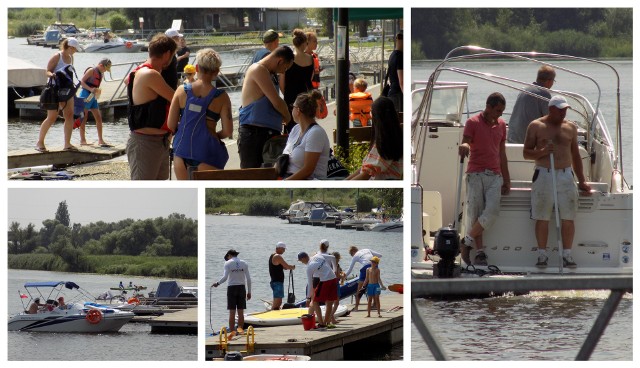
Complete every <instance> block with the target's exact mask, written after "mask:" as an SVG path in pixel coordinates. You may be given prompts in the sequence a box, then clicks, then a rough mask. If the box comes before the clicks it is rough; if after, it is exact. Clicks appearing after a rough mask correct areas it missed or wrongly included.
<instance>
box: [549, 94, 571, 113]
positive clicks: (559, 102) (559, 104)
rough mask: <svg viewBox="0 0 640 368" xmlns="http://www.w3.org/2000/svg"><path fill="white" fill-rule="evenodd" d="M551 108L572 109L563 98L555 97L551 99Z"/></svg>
mask: <svg viewBox="0 0 640 368" xmlns="http://www.w3.org/2000/svg"><path fill="white" fill-rule="evenodd" d="M551 106H553V107H555V108H558V109H560V110H562V109H566V108H567V107H571V106H569V104H568V103H567V100H566V99H565V98H564V97H562V96H553V97H551V99H550V100H549V107H551Z"/></svg>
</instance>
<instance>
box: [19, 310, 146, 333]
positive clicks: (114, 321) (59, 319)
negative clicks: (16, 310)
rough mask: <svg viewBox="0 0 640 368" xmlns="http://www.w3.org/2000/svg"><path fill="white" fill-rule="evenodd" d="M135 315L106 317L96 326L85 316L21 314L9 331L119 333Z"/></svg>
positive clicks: (119, 314)
mask: <svg viewBox="0 0 640 368" xmlns="http://www.w3.org/2000/svg"><path fill="white" fill-rule="evenodd" d="M133 316H134V314H133V313H118V314H117V315H105V316H104V317H103V318H102V320H101V321H100V322H98V323H96V324H91V323H89V321H87V319H86V318H85V316H84V315H79V314H69V315H49V316H44V315H42V314H19V315H17V316H14V317H12V318H11V319H10V320H9V331H33V332H79V333H99V332H117V331H119V330H120V329H121V328H122V326H124V325H125V324H126V323H127V322H129V321H130V320H131V318H133Z"/></svg>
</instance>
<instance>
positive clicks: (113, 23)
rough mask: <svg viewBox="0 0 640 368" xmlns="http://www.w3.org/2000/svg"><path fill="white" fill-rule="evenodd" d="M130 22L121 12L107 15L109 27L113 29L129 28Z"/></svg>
mask: <svg viewBox="0 0 640 368" xmlns="http://www.w3.org/2000/svg"><path fill="white" fill-rule="evenodd" d="M131 24H132V23H131V21H129V20H128V19H127V17H125V16H124V15H121V14H113V15H112V16H111V17H109V27H111V29H112V30H114V31H116V30H123V29H128V28H131Z"/></svg>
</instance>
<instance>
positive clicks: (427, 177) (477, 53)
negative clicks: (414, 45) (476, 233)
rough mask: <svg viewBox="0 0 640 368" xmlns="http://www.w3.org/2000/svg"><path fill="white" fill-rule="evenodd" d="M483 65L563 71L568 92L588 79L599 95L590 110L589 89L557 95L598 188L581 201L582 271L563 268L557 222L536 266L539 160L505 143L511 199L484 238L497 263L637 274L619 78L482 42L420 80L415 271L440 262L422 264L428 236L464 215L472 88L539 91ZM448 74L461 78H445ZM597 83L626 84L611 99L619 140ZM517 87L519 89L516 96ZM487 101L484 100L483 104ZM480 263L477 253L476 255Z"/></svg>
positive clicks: (507, 268) (512, 268)
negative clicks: (534, 191)
mask: <svg viewBox="0 0 640 368" xmlns="http://www.w3.org/2000/svg"><path fill="white" fill-rule="evenodd" d="M477 60H488V61H491V62H495V63H498V62H504V63H505V64H509V65H513V63H523V67H529V68H530V69H531V70H537V69H538V68H539V67H540V66H542V65H549V66H551V67H553V68H554V69H555V70H556V71H557V72H558V73H559V74H560V73H561V75H562V80H563V83H562V85H563V86H572V85H575V83H577V82H576V81H577V80H578V79H581V81H580V83H583V85H584V84H585V83H588V85H589V86H593V90H594V91H595V92H594V94H595V95H596V98H597V99H594V100H593V101H595V104H592V102H591V101H589V99H587V97H585V96H584V95H583V94H582V93H584V91H580V92H578V91H565V90H550V92H551V94H552V95H562V96H564V97H565V98H566V99H567V101H568V102H569V104H570V106H571V108H570V109H569V111H567V117H566V118H567V119H568V120H571V121H573V122H575V123H576V124H577V126H578V135H579V137H578V143H579V151H580V156H581V157H582V158H583V159H582V162H583V166H584V173H585V176H586V177H587V182H588V183H589V185H590V186H591V188H592V193H591V195H590V196H580V197H579V204H578V214H577V218H576V220H575V239H574V244H573V251H572V256H573V259H574V260H575V262H576V263H577V265H578V267H577V268H575V269H567V268H564V269H563V267H562V266H561V264H560V262H559V258H560V256H559V253H558V246H557V244H556V242H555V239H556V229H555V226H552V225H550V226H549V228H550V230H551V231H550V234H549V246H548V251H550V254H549V266H548V267H547V268H537V267H535V263H536V259H537V244H536V238H535V235H534V223H535V221H533V220H531V219H530V202H531V178H532V173H533V171H534V170H533V167H534V163H533V161H529V160H525V159H524V158H523V153H522V152H523V145H522V144H512V143H507V145H506V151H507V158H508V164H509V172H510V175H511V188H512V189H511V192H510V193H509V194H508V195H503V196H502V198H501V201H500V215H499V217H498V219H497V220H496V222H495V223H494V225H493V226H492V227H491V228H489V229H488V230H486V231H485V232H484V234H483V240H484V243H485V251H486V253H487V256H488V260H489V264H490V265H494V266H496V267H497V269H499V270H500V271H502V272H509V273H511V272H513V273H536V274H540V273H547V274H554V273H555V274H557V273H558V272H559V271H561V270H562V272H564V273H575V274H631V273H632V270H633V258H632V254H633V246H632V244H633V228H632V217H633V192H632V190H631V188H630V186H629V185H628V184H627V183H626V181H625V178H624V171H623V168H622V147H621V142H620V141H621V134H622V133H621V121H620V112H619V111H620V89H619V86H620V80H619V76H618V73H617V71H616V70H615V68H614V67H613V66H611V65H609V64H607V63H605V62H602V61H598V60H591V59H585V58H579V57H573V56H568V55H557V54H548V53H537V52H530V53H529V52H500V51H495V50H489V49H484V48H480V47H475V46H464V47H459V48H456V49H454V50H452V51H451V52H449V54H448V55H447V57H446V58H445V59H444V60H443V61H442V62H441V63H440V64H439V65H438V66H437V67H436V68H435V70H434V71H433V73H432V74H431V75H430V77H429V80H428V81H426V82H422V84H424V86H422V87H421V88H417V89H415V90H414V91H413V92H412V101H413V104H414V105H413V114H412V124H411V125H412V132H411V134H412V169H413V170H412V173H413V177H412V188H411V190H412V192H411V214H412V220H413V221H412V229H411V245H412V256H413V257H412V269H431V268H432V266H433V262H432V261H424V260H423V259H424V253H422V251H423V235H422V230H423V229H424V230H425V231H426V233H427V234H432V236H433V234H435V232H436V231H437V230H438V229H440V228H441V227H443V226H446V225H447V224H450V223H452V222H451V221H452V220H454V221H453V223H456V222H460V221H458V219H460V217H461V216H462V214H461V213H463V212H464V211H460V212H458V213H455V212H456V211H454V209H455V208H459V209H461V208H463V203H462V202H463V201H462V200H460V203H456V197H457V188H458V185H457V183H458V182H459V178H458V175H459V174H458V172H460V173H462V172H463V170H462V166H463V165H461V164H460V163H459V156H458V144H459V142H460V141H461V140H462V132H463V128H464V123H465V121H466V120H467V119H468V118H469V117H470V116H471V114H472V112H469V111H468V110H469V107H468V106H469V104H470V103H469V102H468V101H467V92H468V91H467V90H468V89H469V88H470V86H475V87H478V86H480V85H482V86H485V83H489V84H490V88H485V89H488V90H491V91H505V92H507V91H508V92H511V93H518V92H520V91H524V89H525V88H526V87H529V86H531V85H532V84H531V83H529V82H524V81H521V80H518V79H516V78H514V77H510V76H508V75H504V76H500V75H495V73H493V74H492V73H487V72H484V71H480V70H475V69H472V68H476V67H482V66H485V65H487V64H486V63H476V62H475V61H477ZM469 61H473V62H469ZM567 61H569V62H573V63H575V62H579V63H580V64H582V63H589V65H590V67H591V64H592V65H593V66H592V67H593V68H600V69H601V72H599V73H597V74H594V75H585V74H583V73H581V72H578V71H574V70H571V69H569V68H568V67H567V65H568V63H567ZM526 63H528V65H525V64H526ZM444 77H448V78H451V79H453V80H455V81H446V80H445V79H444ZM597 78H607V79H606V80H607V81H609V83H610V84H613V85H614V86H617V87H618V90H617V91H612V92H610V93H612V95H611V96H614V94H616V93H617V94H616V95H615V96H616V99H615V100H616V102H617V105H615V109H616V111H615V114H614V117H615V127H616V131H615V135H614V136H612V135H610V134H609V130H608V128H607V125H606V123H605V120H604V116H603V112H602V110H601V108H600V98H601V96H602V91H601V86H600V85H599V84H598V81H597V80H596V79H597ZM572 80H573V83H572ZM611 81H613V82H611ZM616 82H617V83H616ZM485 89H483V90H485ZM514 90H515V91H516V92H512V91H514ZM590 90H591V88H590ZM581 92H582V93H581ZM529 94H530V93H529ZM530 95H531V94H530ZM532 96H534V97H537V98H541V99H544V98H542V97H540V96H537V95H532ZM485 98H486V96H485ZM627 98H630V97H627ZM612 99H613V98H612ZM483 101H484V100H482V101H480V102H482V104H484V102H483ZM473 102H475V101H473ZM483 106H484V105H482V107H483ZM511 106H512V105H511ZM482 107H480V109H482ZM612 126H613V125H612ZM464 189H465V188H464V185H462V195H461V196H460V198H465V193H464V192H465V190H464ZM461 223H464V221H462V222H461ZM458 229H459V234H465V229H464V225H463V226H462V227H458ZM427 241H428V236H427ZM552 244H553V245H552ZM473 258H474V252H473V251H472V253H471V259H473Z"/></svg>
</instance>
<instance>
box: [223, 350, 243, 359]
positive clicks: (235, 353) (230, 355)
mask: <svg viewBox="0 0 640 368" xmlns="http://www.w3.org/2000/svg"><path fill="white" fill-rule="evenodd" d="M224 360H242V354H241V353H240V352H239V351H230V352H228V353H226V354H225V355H224Z"/></svg>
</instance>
